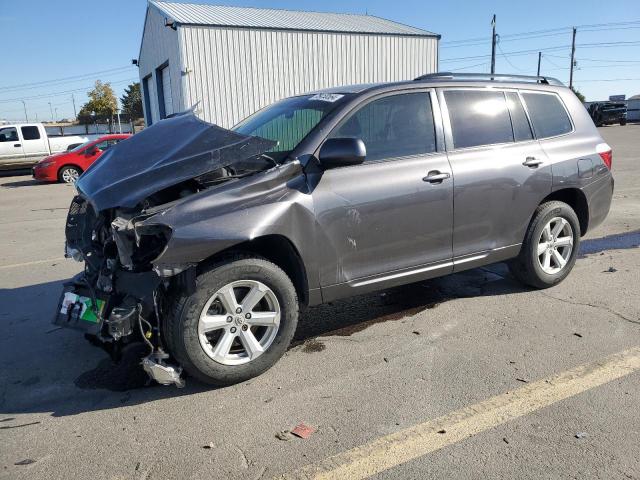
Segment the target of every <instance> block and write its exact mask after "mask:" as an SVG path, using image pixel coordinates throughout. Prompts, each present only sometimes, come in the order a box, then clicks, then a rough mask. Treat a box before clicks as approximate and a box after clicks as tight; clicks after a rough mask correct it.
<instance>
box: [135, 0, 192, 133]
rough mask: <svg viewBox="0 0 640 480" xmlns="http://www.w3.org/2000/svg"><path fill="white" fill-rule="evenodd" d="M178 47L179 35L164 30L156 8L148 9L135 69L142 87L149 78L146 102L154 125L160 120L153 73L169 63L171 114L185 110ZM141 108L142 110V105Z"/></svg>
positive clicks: (162, 21)
mask: <svg viewBox="0 0 640 480" xmlns="http://www.w3.org/2000/svg"><path fill="white" fill-rule="evenodd" d="M178 48H179V45H178V32H177V31H176V30H172V29H171V28H169V27H165V26H164V17H163V16H162V15H161V14H160V12H158V10H156V9H155V8H148V9H147V18H146V20H145V25H144V35H143V38H142V46H141V48H140V56H139V58H138V67H139V73H140V84H141V85H143V82H142V79H143V78H145V77H146V76H147V75H151V76H152V77H151V79H150V82H151V87H150V88H149V100H150V104H151V110H153V121H157V120H158V119H159V118H160V110H159V107H158V89H157V88H156V85H157V83H156V82H157V78H156V77H157V74H158V73H159V72H156V69H157V68H158V67H160V66H161V65H163V64H164V63H165V62H167V61H168V62H169V67H168V68H169V72H170V78H171V82H170V83H171V102H172V105H173V109H172V111H174V112H179V111H181V110H184V108H183V102H182V91H181V90H182V89H181V88H180V80H181V77H182V76H181V74H180V72H181V68H180V53H179V50H178ZM142 103H143V107H144V101H143V102H142ZM144 110H145V119H146V120H147V121H148V119H149V115H148V112H147V111H146V107H144Z"/></svg>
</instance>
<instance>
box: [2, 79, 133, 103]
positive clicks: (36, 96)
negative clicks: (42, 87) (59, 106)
mask: <svg viewBox="0 0 640 480" xmlns="http://www.w3.org/2000/svg"><path fill="white" fill-rule="evenodd" d="M137 80H138V79H137V78H129V79H125V80H119V81H117V82H108V83H109V84H110V85H119V84H121V83H125V82H135V81H137ZM93 87H94V85H90V86H88V87H82V88H75V89H73V90H65V91H64V92H54V93H43V94H41V95H34V96H31V97H21V98H18V99H8V98H7V99H0V103H8V102H20V101H22V100H35V99H37V98H48V97H57V96H59V95H68V94H70V93H73V92H82V91H87V90H89V89H91V88H93Z"/></svg>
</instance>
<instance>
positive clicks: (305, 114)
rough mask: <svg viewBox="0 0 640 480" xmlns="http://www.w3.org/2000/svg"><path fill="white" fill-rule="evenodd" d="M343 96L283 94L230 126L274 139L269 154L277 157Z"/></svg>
mask: <svg viewBox="0 0 640 480" xmlns="http://www.w3.org/2000/svg"><path fill="white" fill-rule="evenodd" d="M345 97H346V95H342V94H317V95H302V96H300V97H291V98H287V99H284V100H282V101H280V102H277V103H274V104H273V105H270V106H268V107H266V108H263V109H262V110H260V111H258V112H256V113H254V114H253V115H251V116H250V117H248V118H246V119H245V120H243V121H242V122H240V123H239V124H238V125H236V126H235V127H233V128H232V130H233V131H236V132H238V133H243V134H245V135H252V136H256V137H262V138H267V139H269V140H274V141H276V142H278V144H277V145H276V146H275V147H274V148H273V149H271V151H270V152H269V155H270V156H271V157H273V158H274V159H275V160H276V161H281V160H283V159H284V158H286V157H287V156H288V155H289V153H291V151H292V150H293V149H294V148H295V147H296V146H297V145H298V144H299V143H300V142H301V141H302V140H303V139H304V137H306V136H307V135H308V134H309V132H311V130H312V129H313V128H314V127H315V126H316V125H317V124H318V123H319V122H320V120H322V119H323V118H324V117H325V116H326V115H327V114H328V113H329V112H331V111H333V110H334V109H335V108H336V107H337V106H338V105H340V104H342V102H343V101H344V99H345Z"/></svg>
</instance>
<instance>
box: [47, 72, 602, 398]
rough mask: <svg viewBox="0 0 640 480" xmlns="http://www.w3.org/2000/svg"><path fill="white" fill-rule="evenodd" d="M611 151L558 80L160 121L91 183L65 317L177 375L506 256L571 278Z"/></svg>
mask: <svg viewBox="0 0 640 480" xmlns="http://www.w3.org/2000/svg"><path fill="white" fill-rule="evenodd" d="M611 162H612V151H611V148H610V147H609V146H608V145H607V144H606V143H605V141H604V140H603V139H602V137H601V136H600V134H599V133H598V131H597V130H596V128H595V126H594V124H593V122H592V121H591V118H589V115H588V114H587V112H586V110H585V109H584V107H583V106H582V104H581V103H580V102H579V100H578V99H577V97H576V96H575V95H574V94H573V92H572V91H571V90H569V89H568V88H566V87H564V86H562V84H560V82H558V81H557V80H553V79H545V78H542V77H532V78H530V77H502V76H499V75H492V76H487V75H476V76H468V75H444V74H439V75H426V76H423V77H420V78H418V79H416V80H415V81H406V82H399V83H391V84H384V83H381V84H376V85H363V86H358V85H356V86H347V87H338V88H333V89H329V90H323V91H320V92H315V93H311V94H306V95H299V96H295V97H291V98H287V99H284V100H282V101H279V102H277V103H275V104H273V105H271V106H269V107H266V108H264V109H263V110H261V111H259V112H257V113H256V114H254V115H252V116H250V117H249V118H247V119H246V120H244V121H243V122H241V123H240V124H239V125H237V126H236V127H234V128H233V129H231V130H225V129H223V128H220V127H217V126H215V125H211V124H208V123H205V122H203V121H201V120H199V119H197V118H196V117H195V116H193V115H191V114H185V115H180V116H176V117H174V118H171V119H166V120H162V121H160V122H157V123H156V124H154V125H153V126H152V127H150V128H147V129H145V130H144V131H142V132H141V133H139V134H136V135H135V136H134V137H133V138H132V139H130V140H128V141H126V142H122V143H121V144H119V145H117V146H115V147H113V148H112V149H111V150H110V151H108V152H106V153H105V154H104V155H103V156H102V157H100V158H99V159H98V160H97V161H96V162H95V164H94V165H93V167H92V168H91V169H90V170H89V171H88V172H86V173H85V174H84V175H83V176H82V177H80V179H79V180H78V182H77V183H76V188H77V190H78V195H77V196H76V197H75V198H74V200H73V202H72V204H71V207H70V210H69V215H68V219H67V224H66V254H67V255H68V256H70V257H73V258H75V259H77V260H79V261H84V262H85V268H84V269H83V272H82V273H81V274H79V275H78V276H76V277H75V278H73V279H72V280H71V281H70V282H68V283H67V284H66V285H65V287H64V291H63V294H62V296H61V301H60V305H59V308H58V315H57V318H56V320H55V323H56V324H58V325H62V326H70V327H74V328H78V329H80V330H82V331H84V332H85V333H86V334H87V336H88V338H90V339H93V341H94V342H95V343H96V344H101V345H103V346H105V348H107V349H108V350H109V351H110V352H111V353H112V355H113V356H114V358H117V357H118V355H119V353H120V352H121V351H122V349H126V348H128V346H129V345H131V344H132V343H134V342H140V341H143V342H145V343H146V346H147V348H148V351H149V354H148V356H147V357H145V358H144V359H143V365H144V368H145V369H146V371H147V372H148V373H149V374H150V375H151V377H152V378H154V379H155V380H157V381H158V382H159V383H162V384H171V383H173V384H177V385H181V384H182V382H183V380H182V377H181V372H182V369H183V368H184V370H186V372H187V373H188V374H189V375H192V376H193V377H195V378H197V379H199V380H201V381H203V382H208V383H211V384H215V385H226V384H231V383H235V382H241V381H244V380H247V379H248V378H251V377H253V376H256V375H258V374H260V373H262V372H264V371H265V370H267V369H268V368H270V367H271V366H272V365H273V364H274V363H275V362H276V361H277V360H278V359H279V358H280V357H281V356H282V355H283V354H284V352H285V351H286V350H287V348H288V346H289V343H290V342H291V339H292V338H293V335H294V332H295V330H296V325H297V322H298V315H299V311H300V310H304V309H305V308H307V307H308V306H312V305H318V304H320V303H323V302H330V301H333V300H336V299H339V298H343V297H349V296H351V295H357V294H362V293H366V292H371V291H374V290H380V289H386V288H389V287H394V286H398V285H402V284H406V283H410V282H416V281H420V280H424V279H428V278H433V277H438V276H442V275H448V274H450V273H454V272H459V271H462V270H467V269H471V268H476V267H480V266H483V265H487V264H490V263H494V262H501V261H507V262H508V263H509V267H510V269H511V272H512V274H513V275H514V277H515V278H517V279H518V280H520V281H521V282H523V283H524V284H526V285H530V286H532V287H534V288H546V287H550V286H553V285H556V284H558V283H559V282H561V281H562V280H563V279H564V278H565V277H566V276H567V275H568V274H569V272H570V271H571V269H572V268H573V265H574V263H575V261H576V256H577V254H578V251H579V248H580V238H581V236H583V235H585V234H586V233H587V232H588V231H589V230H591V229H592V228H594V227H596V226H597V225H598V224H600V223H601V222H602V221H603V220H604V218H605V217H606V215H607V213H608V211H609V206H610V203H611V197H612V192H613V178H612V175H611V171H610V170H611Z"/></svg>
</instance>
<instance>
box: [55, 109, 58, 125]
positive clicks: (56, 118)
mask: <svg viewBox="0 0 640 480" xmlns="http://www.w3.org/2000/svg"><path fill="white" fill-rule="evenodd" d="M55 111H56V116H55V120H54V121H56V122H57V121H58V107H56V108H55Z"/></svg>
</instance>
